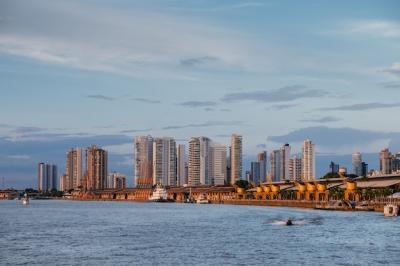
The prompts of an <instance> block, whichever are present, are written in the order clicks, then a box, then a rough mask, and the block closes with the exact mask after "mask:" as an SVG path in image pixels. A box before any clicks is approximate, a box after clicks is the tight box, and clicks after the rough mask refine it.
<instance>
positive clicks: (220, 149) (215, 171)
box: [210, 143, 227, 186]
mask: <svg viewBox="0 0 400 266" xmlns="http://www.w3.org/2000/svg"><path fill="white" fill-rule="evenodd" d="M210 152H211V154H210V161H211V169H210V171H211V173H210V176H211V180H212V181H211V183H212V184H213V185H216V186H222V185H225V184H226V182H227V176H226V174H227V173H226V160H227V159H226V146H225V145H221V144H217V143H212V145H211V147H210Z"/></svg>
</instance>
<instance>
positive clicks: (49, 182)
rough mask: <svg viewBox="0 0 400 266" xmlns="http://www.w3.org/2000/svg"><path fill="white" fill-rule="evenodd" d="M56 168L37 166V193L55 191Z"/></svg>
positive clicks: (49, 165) (43, 164)
mask: <svg viewBox="0 0 400 266" xmlns="http://www.w3.org/2000/svg"><path fill="white" fill-rule="evenodd" d="M57 179H58V178H57V166H56V165H53V164H45V163H39V164H38V191H40V192H46V191H51V190H52V189H57V188H58V186H57Z"/></svg>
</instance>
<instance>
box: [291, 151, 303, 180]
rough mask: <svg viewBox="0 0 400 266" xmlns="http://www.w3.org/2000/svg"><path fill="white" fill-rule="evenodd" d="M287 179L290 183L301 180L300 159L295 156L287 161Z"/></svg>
mask: <svg viewBox="0 0 400 266" xmlns="http://www.w3.org/2000/svg"><path fill="white" fill-rule="evenodd" d="M289 179H290V180H291V181H300V180H301V158H299V157H297V156H296V155H295V156H293V157H292V158H290V160H289Z"/></svg>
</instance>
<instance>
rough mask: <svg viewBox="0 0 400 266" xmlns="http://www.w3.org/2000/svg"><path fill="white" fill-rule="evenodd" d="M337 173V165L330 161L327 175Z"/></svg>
mask: <svg viewBox="0 0 400 266" xmlns="http://www.w3.org/2000/svg"><path fill="white" fill-rule="evenodd" d="M338 172H339V165H338V164H335V163H334V162H332V161H331V163H330V164H329V173H331V174H336V173H338Z"/></svg>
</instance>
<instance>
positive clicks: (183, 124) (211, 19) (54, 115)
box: [0, 0, 400, 187]
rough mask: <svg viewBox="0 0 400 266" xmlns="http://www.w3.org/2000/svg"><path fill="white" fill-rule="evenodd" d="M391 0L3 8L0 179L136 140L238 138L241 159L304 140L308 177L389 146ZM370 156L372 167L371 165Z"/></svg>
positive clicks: (399, 33) (398, 22)
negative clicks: (309, 144)
mask: <svg viewBox="0 0 400 266" xmlns="http://www.w3.org/2000/svg"><path fill="white" fill-rule="evenodd" d="M399 10H400V3H399V1H396V0H395V1H384V0H382V1H365V0H363V1H289V0H287V1H239V0H236V1H234V0H232V1H207V0H204V1H186V0H185V1H148V0H146V1H125V0H124V1H122V0H116V1H105V0H104V1H102V0H97V1H91V0H87V1H73V0H72V1H50V0H48V1H46V0H41V1H34V0H28V1H16V0H3V1H1V2H0V84H1V87H0V106H1V109H0V110H1V112H0V177H4V179H5V186H14V187H25V186H35V185H36V164H37V163H38V162H39V161H46V162H53V163H57V164H58V165H59V168H60V174H61V173H62V172H63V171H64V167H65V166H64V157H65V151H66V149H68V148H69V147H73V146H77V145H79V146H87V145H90V144H92V143H95V144H99V145H102V146H104V147H106V149H108V150H109V152H110V161H111V162H110V167H109V168H110V170H119V171H122V172H123V173H125V174H126V175H128V177H131V176H132V175H133V170H132V168H133V165H132V139H133V137H134V136H136V135H141V134H152V135H154V136H172V137H175V138H176V139H178V140H179V141H180V142H185V140H187V139H188V138H189V137H190V136H199V135H205V136H208V137H210V138H212V139H213V140H214V141H216V142H221V143H225V144H228V143H229V135H230V134H231V133H233V132H235V133H240V134H242V135H243V136H244V148H245V156H246V160H250V159H251V158H252V157H254V155H255V153H257V152H259V151H261V150H262V149H267V150H268V151H270V150H271V149H274V148H277V147H279V146H280V145H281V144H282V143H285V142H289V143H290V144H292V145H293V151H294V153H295V152H298V151H299V150H300V143H301V141H302V140H303V139H304V138H307V137H309V138H311V139H313V140H314V142H315V143H316V145H317V151H318V154H319V155H318V162H320V163H319V165H318V166H317V169H318V173H319V174H322V173H324V172H325V171H326V169H327V162H329V160H330V159H334V160H338V162H340V163H342V164H345V165H346V164H347V165H348V164H349V162H350V160H351V159H350V158H349V154H351V153H352V152H355V151H360V152H362V153H363V154H365V157H364V158H365V160H367V162H368V163H369V164H370V166H372V167H376V166H377V156H376V153H377V152H379V150H380V149H381V148H383V147H390V148H391V149H393V151H397V150H398V149H400V124H399V123H398V117H399V115H400V45H399V43H400V12H398V11H399ZM368 159H369V160H370V161H368Z"/></svg>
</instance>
